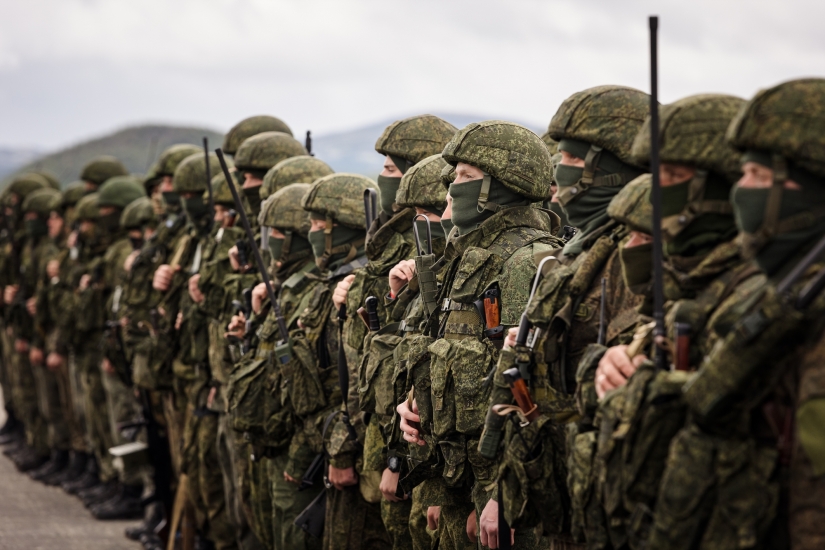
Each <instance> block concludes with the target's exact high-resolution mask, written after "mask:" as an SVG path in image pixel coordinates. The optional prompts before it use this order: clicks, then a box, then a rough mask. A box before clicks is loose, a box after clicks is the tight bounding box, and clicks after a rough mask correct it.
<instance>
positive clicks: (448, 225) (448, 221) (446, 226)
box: [441, 218, 454, 235]
mask: <svg viewBox="0 0 825 550" xmlns="http://www.w3.org/2000/svg"><path fill="white" fill-rule="evenodd" d="M453 227H454V226H453V220H452V218H441V228H442V229H443V230H444V235H449V234H450V231H452V230H453Z"/></svg>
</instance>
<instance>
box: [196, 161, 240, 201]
mask: <svg viewBox="0 0 825 550" xmlns="http://www.w3.org/2000/svg"><path fill="white" fill-rule="evenodd" d="M227 160H228V159H227ZM203 200H206V201H208V200H209V190H206V191H204V192H203ZM212 200H213V201H215V204H220V205H222V206H228V207H230V208H233V207H234V206H235V199H234V198H232V191H230V190H229V185H227V183H226V178H225V177H224V176H223V172H218V175H217V176H215V177H214V178H212Z"/></svg>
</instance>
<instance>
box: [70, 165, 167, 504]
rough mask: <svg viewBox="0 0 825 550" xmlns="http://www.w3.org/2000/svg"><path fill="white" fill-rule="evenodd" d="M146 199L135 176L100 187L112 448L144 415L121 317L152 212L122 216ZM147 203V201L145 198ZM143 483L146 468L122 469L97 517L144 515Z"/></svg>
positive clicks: (104, 362) (99, 302)
mask: <svg viewBox="0 0 825 550" xmlns="http://www.w3.org/2000/svg"><path fill="white" fill-rule="evenodd" d="M142 198H144V199H145V198H146V195H145V190H144V188H143V186H142V185H141V183H139V182H138V181H137V180H136V179H135V178H132V177H129V176H123V177H115V178H111V179H110V180H108V181H107V182H106V183H104V184H103V185H102V186H100V189H99V191H98V208H99V210H100V226H101V227H102V228H103V229H104V231H106V232H107V233H108V234H109V235H110V236H111V237H110V238H111V240H112V244H111V245H109V247H108V248H107V250H106V253H105V255H104V257H103V266H102V271H103V278H102V279H101V280H100V282H99V283H98V284H97V285H96V286H95V291H96V292H97V293H99V296H98V297H97V298H96V300H95V301H94V302H93V303H94V306H95V307H97V308H99V309H100V310H101V311H100V313H99V315H100V316H101V318H102V319H103V320H104V329H105V330H104V340H103V342H102V349H103V357H102V358H101V362H100V369H101V371H102V372H101V380H102V383H103V388H104V391H105V394H106V401H105V403H104V404H103V405H104V407H105V408H103V410H102V411H101V410H100V407H101V404H98V405H97V407H98V411H99V412H98V414H105V415H106V416H108V418H109V427H110V430H111V433H110V436H109V442H110V445H109V446H110V447H113V446H115V445H122V444H124V443H126V442H127V441H128V440H127V439H126V438H124V436H123V435H122V434H121V433H120V431H119V430H118V424H120V423H124V422H128V421H132V420H134V418H136V417H137V416H138V415H139V407H138V403H137V400H136V399H135V394H134V392H133V390H132V379H131V378H132V377H131V365H130V362H129V358H128V357H127V355H126V350H125V349H124V346H123V345H122V338H121V335H120V324H119V323H118V321H119V319H120V308H121V299H122V297H123V287H124V285H125V283H126V276H127V269H126V261H127V259H128V258H129V257H130V256H131V254H132V252H133V251H134V248H135V246H134V244H133V242H132V239H133V236H132V235H131V234H130V232H131V231H133V230H136V231H138V232H142V224H143V222H144V220H145V219H146V218H147V217H150V216H151V212H149V211H147V210H146V209H145V208H144V210H143V211H142V212H141V213H140V215H136V216H131V215H130V216H128V217H126V221H127V224H125V225H124V224H123V223H121V220H122V218H123V213H124V211H125V209H126V208H128V207H129V205H131V204H132V203H134V202H136V201H138V200H140V199H142ZM143 204H144V205H146V203H145V202H144V203H143ZM86 314H88V312H86ZM143 481H144V480H143V478H142V477H140V472H132V471H128V470H124V471H119V472H118V482H119V485H120V487H119V488H118V491H117V493H116V494H115V495H114V496H113V497H112V498H110V499H107V500H105V501H103V502H100V503H99V504H97V505H95V506H92V507H91V512H92V515H93V516H95V517H96V518H97V519H132V518H135V517H140V515H141V513H142V510H143V509H142V506H141V504H140V494H141V491H142V488H143V487H142V486H143Z"/></svg>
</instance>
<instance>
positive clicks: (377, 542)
mask: <svg viewBox="0 0 825 550" xmlns="http://www.w3.org/2000/svg"><path fill="white" fill-rule="evenodd" d="M326 491H327V511H326V516H325V521H324V542H323V548H324V550H356V549H364V550H388V549H390V548H392V543H391V542H390V537H389V535H388V534H387V530H386V529H385V528H384V522H383V521H381V505H380V504H379V503H375V504H372V503H369V502H367V501H366V500H364V497H363V496H362V495H361V490H360V489H359V487H358V485H355V486H352V487H346V488H345V489H343V490H342V491H339V490H337V489H334V488H333V489H326Z"/></svg>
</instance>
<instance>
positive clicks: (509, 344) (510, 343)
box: [504, 327, 518, 348]
mask: <svg viewBox="0 0 825 550" xmlns="http://www.w3.org/2000/svg"><path fill="white" fill-rule="evenodd" d="M516 336H518V327H511V328H509V329H507V336H505V337H504V347H505V348H514V347H516Z"/></svg>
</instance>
